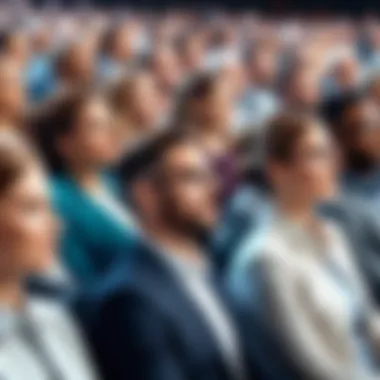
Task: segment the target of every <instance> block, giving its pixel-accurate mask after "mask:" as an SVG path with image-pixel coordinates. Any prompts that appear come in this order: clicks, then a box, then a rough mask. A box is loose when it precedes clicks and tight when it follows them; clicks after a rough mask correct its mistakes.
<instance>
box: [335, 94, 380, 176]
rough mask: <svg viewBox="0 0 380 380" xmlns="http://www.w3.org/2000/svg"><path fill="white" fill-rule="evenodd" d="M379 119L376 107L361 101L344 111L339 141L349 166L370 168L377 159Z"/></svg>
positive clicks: (366, 101) (368, 102)
mask: <svg viewBox="0 0 380 380" xmlns="http://www.w3.org/2000/svg"><path fill="white" fill-rule="evenodd" d="M379 127H380V117H379V112H378V109H377V107H376V106H375V105H374V104H373V103H372V102H370V101H368V100H362V101H361V102H358V103H357V104H355V105H353V106H351V107H350V108H349V109H347V110H346V112H345V114H344V119H343V122H342V126H341V128H340V139H341V142H342V144H343V147H344V149H345V151H346V154H347V158H348V160H349V162H350V166H353V167H357V168H358V169H361V168H363V169H364V168H366V167H371V166H372V165H373V163H374V162H375V161H376V160H377V159H378V156H379V153H378V147H379V132H378V131H379Z"/></svg>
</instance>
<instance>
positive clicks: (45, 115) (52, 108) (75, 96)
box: [32, 88, 102, 173]
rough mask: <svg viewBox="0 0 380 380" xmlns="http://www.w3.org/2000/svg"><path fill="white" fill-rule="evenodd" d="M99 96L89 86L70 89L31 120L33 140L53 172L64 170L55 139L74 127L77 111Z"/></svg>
mask: <svg viewBox="0 0 380 380" xmlns="http://www.w3.org/2000/svg"><path fill="white" fill-rule="evenodd" d="M97 96H101V97H102V94H99V93H98V92H97V91H94V90H93V89H91V88H86V89H83V90H75V91H70V92H67V93H65V94H63V95H62V96H60V97H59V98H57V99H55V100H54V101H53V102H52V103H50V104H48V105H47V106H46V107H44V109H42V110H41V111H40V112H39V113H38V114H37V115H35V117H34V120H33V121H32V124H33V125H32V128H33V132H34V137H35V142H36V145H37V146H38V148H39V151H40V152H41V153H42V155H43V158H44V159H45V161H46V163H47V165H48V167H49V169H50V170H51V171H52V172H53V173H59V172H62V171H64V170H65V164H64V162H63V159H62V157H61V156H60V154H59V152H58V151H57V146H56V145H57V140H58V139H59V138H60V137H62V136H65V135H66V134H68V133H70V132H71V131H72V130H73V129H74V128H75V122H76V119H77V117H78V114H79V112H80V111H81V110H82V109H83V107H84V106H85V105H86V104H87V103H88V102H89V101H90V100H91V99H93V98H96V97H97Z"/></svg>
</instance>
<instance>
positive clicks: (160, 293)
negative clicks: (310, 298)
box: [79, 132, 250, 380]
mask: <svg viewBox="0 0 380 380" xmlns="http://www.w3.org/2000/svg"><path fill="white" fill-rule="evenodd" d="M140 149H141V150H140V151H139V152H136V155H135V156H133V157H130V158H129V160H127V161H126V162H124V164H123V165H122V173H124V179H125V181H126V182H127V188H128V190H129V192H130V196H131V197H132V201H133V204H134V207H135V210H136V213H137V215H138V217H139V222H140V226H141V229H142V240H141V241H140V242H139V244H138V245H137V246H136V247H135V248H134V249H133V250H132V251H131V252H128V256H129V259H130V260H127V261H126V262H125V263H124V264H118V265H117V268H115V271H113V272H111V273H110V275H109V280H108V281H106V282H105V284H104V285H103V286H102V287H101V289H100V290H97V291H96V292H95V293H96V296H92V297H91V296H90V297H85V298H84V299H83V300H82V302H80V303H79V306H80V308H81V309H83V310H84V314H83V315H86V314H87V318H86V320H85V325H86V326H87V331H88V333H89V337H90V341H91V342H92V346H93V347H94V348H95V351H96V356H97V360H98V361H99V363H100V366H101V368H102V373H103V376H104V377H105V378H112V379H115V380H117V379H125V378H132V379H135V380H138V379H141V380H149V379H163V380H168V379H173V380H174V379H179V378H186V379H207V380H210V379H215V380H217V379H218V380H219V379H220V380H222V379H243V378H246V376H247V375H248V372H247V368H246V367H245V364H244V351H243V345H242V343H241V342H242V341H241V340H240V333H239V330H238V327H237V325H235V324H234V318H233V315H232V313H231V312H230V311H229V308H228V306H227V303H225V302H224V301H223V300H224V298H223V295H222V294H223V293H222V288H220V290H219V287H218V285H217V283H218V282H217V278H214V276H213V271H212V263H211V262H210V261H209V257H208V254H207V252H206V251H205V248H204V246H203V244H202V242H203V241H204V237H205V235H207V233H208V232H209V231H210V229H211V228H212V226H213V225H214V223H215V221H216V218H217V213H218V207H217V201H216V194H217V192H216V182H215V178H214V176H213V172H212V169H211V167H210V165H209V162H208V160H207V156H206V155H205V154H204V152H203V150H202V149H201V148H200V147H199V145H198V144H197V143H196V142H195V141H194V140H193V139H191V138H186V137H185V136H183V135H182V134H178V133H173V132H170V133H168V134H164V135H162V136H159V137H158V138H156V139H154V140H153V141H152V142H150V143H147V144H146V145H145V146H144V147H141V148H140ZM89 299H90V302H89V301H88V300H89ZM86 300H87V304H86ZM88 310H92V313H91V315H89V314H88V312H87V311H88ZM86 312H87V313H86ZM248 378H250V377H248Z"/></svg>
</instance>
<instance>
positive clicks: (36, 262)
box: [0, 164, 58, 278]
mask: <svg viewBox="0 0 380 380" xmlns="http://www.w3.org/2000/svg"><path fill="white" fill-rule="evenodd" d="M57 233H58V223H57V220H56V219H55V217H54V216H53V213H52V210H51V207H50V202H49V196H48V187H47V182H46V179H45V175H44V173H43V172H42V170H41V169H40V168H39V167H38V166H37V165H34V164H30V166H29V167H28V168H27V169H26V170H25V172H24V173H23V174H22V175H21V176H20V178H19V179H17V180H16V182H14V184H12V185H11V187H9V188H8V189H7V190H6V191H5V193H4V194H2V195H1V196H0V273H1V275H2V276H19V277H22V276H25V275H27V274H31V273H38V272H42V271H45V270H47V269H48V268H49V267H50V266H51V265H52V263H53V258H54V253H55V252H56V242H57ZM3 278H4V277H3Z"/></svg>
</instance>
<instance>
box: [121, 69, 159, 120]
mask: <svg viewBox="0 0 380 380" xmlns="http://www.w3.org/2000/svg"><path fill="white" fill-rule="evenodd" d="M129 101H130V99H128V102H129ZM131 102H132V104H126V106H125V107H126V108H130V107H131V108H132V112H133V113H134V116H135V118H136V120H137V121H138V122H139V124H140V125H141V126H143V127H153V126H155V125H156V124H157V122H158V121H159V119H160V114H161V111H162V105H161V97H160V93H159V90H158V86H157V83H156V82H155V80H154V78H153V76H151V75H149V74H143V75H141V76H140V77H139V78H138V79H137V82H136V86H135V88H134V93H133V96H132V100H131Z"/></svg>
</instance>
